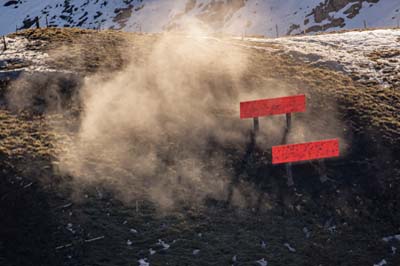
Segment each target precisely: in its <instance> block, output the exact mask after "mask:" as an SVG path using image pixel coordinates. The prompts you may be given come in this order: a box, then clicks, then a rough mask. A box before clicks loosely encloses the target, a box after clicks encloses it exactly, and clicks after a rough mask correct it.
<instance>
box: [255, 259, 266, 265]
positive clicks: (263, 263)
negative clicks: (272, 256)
mask: <svg viewBox="0 0 400 266" xmlns="http://www.w3.org/2000/svg"><path fill="white" fill-rule="evenodd" d="M256 263H257V264H258V265H260V266H268V261H266V260H265V259H264V258H262V259H260V260H257V261H256Z"/></svg>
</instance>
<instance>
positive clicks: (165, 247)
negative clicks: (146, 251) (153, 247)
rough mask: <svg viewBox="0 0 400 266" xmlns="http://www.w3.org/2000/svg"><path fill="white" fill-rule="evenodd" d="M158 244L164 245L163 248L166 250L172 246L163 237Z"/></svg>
mask: <svg viewBox="0 0 400 266" xmlns="http://www.w3.org/2000/svg"><path fill="white" fill-rule="evenodd" d="M158 245H160V246H162V247H163V249H165V250H166V249H169V248H170V245H168V244H167V243H165V242H164V241H162V240H161V239H159V240H158Z"/></svg>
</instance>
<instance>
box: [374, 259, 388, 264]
mask: <svg viewBox="0 0 400 266" xmlns="http://www.w3.org/2000/svg"><path fill="white" fill-rule="evenodd" d="M386 264H387V262H386V260H385V259H383V260H381V261H380V262H379V263H378V264H374V266H383V265H386Z"/></svg>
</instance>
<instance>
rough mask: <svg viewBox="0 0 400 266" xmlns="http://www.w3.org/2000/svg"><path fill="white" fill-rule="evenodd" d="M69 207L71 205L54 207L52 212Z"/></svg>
mask: <svg viewBox="0 0 400 266" xmlns="http://www.w3.org/2000/svg"><path fill="white" fill-rule="evenodd" d="M71 206H72V203H67V204H64V205H61V206H58V207H56V208H55V209H54V210H62V209H66V208H68V207H71Z"/></svg>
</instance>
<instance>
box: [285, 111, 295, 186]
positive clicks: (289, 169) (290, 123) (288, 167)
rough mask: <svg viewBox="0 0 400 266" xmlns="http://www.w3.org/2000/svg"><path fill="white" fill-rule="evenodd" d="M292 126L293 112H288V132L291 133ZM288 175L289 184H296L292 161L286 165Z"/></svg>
mask: <svg viewBox="0 0 400 266" xmlns="http://www.w3.org/2000/svg"><path fill="white" fill-rule="evenodd" d="M291 128H292V114H290V113H288V114H286V134H287V135H289V133H290V129H291ZM285 166H286V177H287V185H288V186H289V187H291V186H293V185H294V181H293V173H292V163H287V164H286V165H285Z"/></svg>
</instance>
